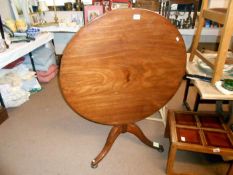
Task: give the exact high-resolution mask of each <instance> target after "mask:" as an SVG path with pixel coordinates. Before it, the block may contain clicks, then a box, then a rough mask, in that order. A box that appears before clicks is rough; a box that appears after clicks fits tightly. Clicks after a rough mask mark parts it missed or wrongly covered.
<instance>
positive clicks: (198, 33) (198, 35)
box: [189, 14, 205, 61]
mask: <svg viewBox="0 0 233 175" xmlns="http://www.w3.org/2000/svg"><path fill="white" fill-rule="evenodd" d="M204 23H205V19H204V18H203V16H201V14H200V17H199V21H198V26H197V30H196V33H195V35H194V38H193V43H192V49H191V53H190V57H189V61H193V59H194V56H195V53H196V50H197V47H198V43H199V41H200V38H201V31H202V28H203V25H204Z"/></svg>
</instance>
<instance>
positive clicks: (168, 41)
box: [60, 9, 186, 166]
mask: <svg viewBox="0 0 233 175" xmlns="http://www.w3.org/2000/svg"><path fill="white" fill-rule="evenodd" d="M134 18H136V19H134ZM185 52H186V51H185V46H184V42H183V39H182V36H181V35H180V33H179V32H178V30H177V29H176V28H175V27H174V26H172V25H171V24H170V23H169V21H167V20H166V19H165V18H163V17H161V16H160V15H158V14H156V13H154V12H152V11H149V10H143V9H118V10H114V11H111V12H108V13H106V14H105V15H103V16H102V17H100V18H98V19H97V20H94V21H93V22H91V23H90V24H88V25H87V26H85V27H84V28H82V29H81V30H80V31H79V32H78V33H77V34H76V35H75V36H74V38H73V39H72V40H71V42H70V43H69V44H68V46H67V48H66V49H65V52H64V54H63V58H62V61H61V70H60V85H61V90H62V93H63V95H64V97H65V99H66V101H67V103H68V104H69V105H70V106H71V108H72V109H73V110H74V111H75V112H77V113H78V114H80V115H81V116H83V117H84V118H86V119H88V120H91V121H93V122H97V123H100V124H107V125H113V126H114V127H113V129H112V130H111V132H110V134H109V138H108V139H107V142H106V145H105V147H104V149H103V151H102V152H101V153H100V154H99V155H98V156H97V158H96V159H95V160H94V162H95V163H96V162H98V161H99V160H101V159H102V158H103V157H104V156H105V155H106V153H107V152H108V151H109V149H110V148H111V145H112V143H113V142H114V140H115V139H116V137H117V136H118V135H119V134H120V133H122V127H126V128H127V129H126V131H127V132H131V133H133V134H135V135H136V136H137V137H139V139H140V140H141V141H143V142H144V143H146V144H147V145H149V146H151V144H152V142H150V141H149V140H148V139H147V138H146V137H145V136H144V135H143V134H142V132H140V131H139V129H138V128H137V127H136V125H133V124H132V123H135V122H137V121H139V120H142V119H144V118H146V117H148V116H149V115H151V114H153V113H154V112H156V111H158V110H159V109H160V108H161V107H163V106H164V105H165V104H166V103H167V102H168V101H169V100H170V99H171V97H172V96H173V95H174V94H175V92H176V91H177V89H178V87H179V85H180V83H181V81H182V77H183V75H184V74H185V62H186V61H185V59H186V53H185ZM152 147H153V146H152ZM154 148H155V147H154ZM156 149H158V150H160V147H157V148H156ZM95 163H94V164H92V165H93V166H95V165H96V164H95Z"/></svg>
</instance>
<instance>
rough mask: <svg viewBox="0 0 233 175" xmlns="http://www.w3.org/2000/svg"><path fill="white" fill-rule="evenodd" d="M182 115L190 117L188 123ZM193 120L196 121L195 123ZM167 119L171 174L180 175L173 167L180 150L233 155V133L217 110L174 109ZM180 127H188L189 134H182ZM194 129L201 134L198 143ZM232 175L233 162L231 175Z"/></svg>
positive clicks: (231, 170)
mask: <svg viewBox="0 0 233 175" xmlns="http://www.w3.org/2000/svg"><path fill="white" fill-rule="evenodd" d="M182 117H183V118H186V121H185V122H184V120H182ZM187 118H188V119H187ZM193 119H194V120H195V123H193ZM167 120H168V121H167V126H166V132H165V134H166V135H167V133H168V132H170V135H169V136H170V142H171V145H170V149H169V154H168V161H167V174H168V175H177V173H176V172H174V170H173V166H174V162H175V157H176V152H177V151H178V150H184V151H192V152H200V153H207V154H216V155H221V156H233V133H232V131H230V129H229V128H228V127H227V126H226V125H225V124H224V123H223V121H222V120H221V118H220V117H219V116H218V115H217V114H215V113H213V112H181V111H178V112H174V111H170V112H169V115H168V118H167ZM180 129H186V130H187V133H183V134H182V136H181V135H179V134H178V133H179V130H180ZM193 131H196V132H197V133H198V134H199V136H200V137H199V142H197V143H193V142H192V141H193V140H194V137H193V135H192V134H193ZM210 135H212V136H210ZM216 135H218V136H216ZM182 137H183V138H182ZM179 174H180V173H179ZM182 174H183V175H188V174H184V173H182ZM232 174H233V168H232V164H231V166H230V167H229V169H228V171H227V175H232Z"/></svg>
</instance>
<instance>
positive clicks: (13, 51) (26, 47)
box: [0, 33, 54, 69]
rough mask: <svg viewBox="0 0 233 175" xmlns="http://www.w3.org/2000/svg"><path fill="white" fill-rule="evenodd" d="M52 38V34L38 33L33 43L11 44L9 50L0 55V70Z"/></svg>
mask: <svg viewBox="0 0 233 175" xmlns="http://www.w3.org/2000/svg"><path fill="white" fill-rule="evenodd" d="M53 38H54V35H53V34H52V33H40V34H39V35H38V36H37V37H36V40H35V41H31V42H28V43H25V42H23V43H13V44H11V45H10V48H9V49H7V50H6V51H4V52H2V53H0V58H1V59H0V69H1V68H3V67H4V66H6V65H8V64H9V63H11V62H13V61H15V60H17V59H18V58H20V57H22V56H24V55H26V54H28V53H29V52H31V51H33V50H34V49H36V48H38V47H40V46H42V45H44V44H46V43H48V42H49V41H51V40H52V39H53Z"/></svg>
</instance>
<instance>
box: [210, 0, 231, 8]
mask: <svg viewBox="0 0 233 175" xmlns="http://www.w3.org/2000/svg"><path fill="white" fill-rule="evenodd" d="M209 1H210V2H209V7H211V8H214V7H227V5H228V2H229V0H209Z"/></svg>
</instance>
